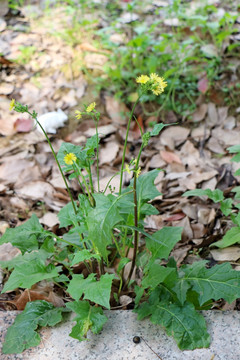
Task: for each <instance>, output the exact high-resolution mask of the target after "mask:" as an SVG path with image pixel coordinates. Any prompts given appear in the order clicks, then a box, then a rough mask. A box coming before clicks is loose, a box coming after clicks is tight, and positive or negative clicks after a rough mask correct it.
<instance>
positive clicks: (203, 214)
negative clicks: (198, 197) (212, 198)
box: [198, 207, 216, 225]
mask: <svg viewBox="0 0 240 360" xmlns="http://www.w3.org/2000/svg"><path fill="white" fill-rule="evenodd" d="M215 216H216V211H215V209H213V208H212V209H208V208H203V207H200V208H199V210H198V222H199V223H201V224H203V225H207V224H210V223H211V222H212V221H213V220H214V219H215Z"/></svg>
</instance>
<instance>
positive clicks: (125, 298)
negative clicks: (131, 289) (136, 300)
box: [119, 295, 133, 306]
mask: <svg viewBox="0 0 240 360" xmlns="http://www.w3.org/2000/svg"><path fill="white" fill-rule="evenodd" d="M132 302H133V299H132V298H131V297H130V296H128V295H122V296H120V297H119V303H120V304H121V305H122V306H127V305H128V304H131V303H132Z"/></svg>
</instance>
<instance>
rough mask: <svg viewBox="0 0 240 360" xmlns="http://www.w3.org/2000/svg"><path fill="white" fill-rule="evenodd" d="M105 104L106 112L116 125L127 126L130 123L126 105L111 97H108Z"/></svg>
mask: <svg viewBox="0 0 240 360" xmlns="http://www.w3.org/2000/svg"><path fill="white" fill-rule="evenodd" d="M105 102H106V111H107V113H108V115H109V116H110V118H111V119H112V121H113V122H114V123H116V124H122V125H125V124H126V123H127V121H128V117H127V113H128V112H129V110H128V108H127V107H126V105H125V104H124V103H121V102H120V101H119V100H117V99H115V98H114V97H111V96H106V97H105Z"/></svg>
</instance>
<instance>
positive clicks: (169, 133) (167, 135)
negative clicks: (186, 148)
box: [160, 126, 190, 150]
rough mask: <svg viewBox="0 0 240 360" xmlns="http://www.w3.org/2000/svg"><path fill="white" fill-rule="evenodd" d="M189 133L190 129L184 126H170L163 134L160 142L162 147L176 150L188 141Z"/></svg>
mask: <svg viewBox="0 0 240 360" xmlns="http://www.w3.org/2000/svg"><path fill="white" fill-rule="evenodd" d="M189 133H190V129H187V128H184V127H182V126H170V127H168V128H166V129H165V130H164V131H163V132H162V133H161V136H160V142H161V144H162V145H165V146H167V147H168V148H169V149H171V150H174V149H175V147H176V146H178V145H180V144H181V143H183V142H184V141H186V139H187V137H188V135H189Z"/></svg>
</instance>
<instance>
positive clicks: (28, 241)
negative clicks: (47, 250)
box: [0, 214, 49, 254]
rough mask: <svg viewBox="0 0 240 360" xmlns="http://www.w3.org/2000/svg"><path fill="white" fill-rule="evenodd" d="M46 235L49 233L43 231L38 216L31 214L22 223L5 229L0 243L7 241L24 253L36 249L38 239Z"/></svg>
mask: <svg viewBox="0 0 240 360" xmlns="http://www.w3.org/2000/svg"><path fill="white" fill-rule="evenodd" d="M47 236H49V235H48V234H47V233H45V232H44V229H43V227H42V226H41V224H40V222H39V220H38V217H37V216H36V215H35V214H33V215H32V217H31V218H30V219H29V220H28V221H26V222H25V223H24V224H22V225H20V226H17V227H16V228H13V229H12V228H11V229H7V230H6V232H5V233H4V234H3V236H2V237H1V238H0V245H2V244H4V243H8V242H9V243H11V244H12V245H13V246H16V247H17V248H18V249H19V250H21V252H22V254H24V253H25V252H30V251H32V250H36V249H38V241H39V240H40V239H44V238H46V237H47Z"/></svg>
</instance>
